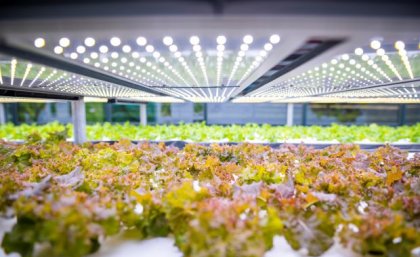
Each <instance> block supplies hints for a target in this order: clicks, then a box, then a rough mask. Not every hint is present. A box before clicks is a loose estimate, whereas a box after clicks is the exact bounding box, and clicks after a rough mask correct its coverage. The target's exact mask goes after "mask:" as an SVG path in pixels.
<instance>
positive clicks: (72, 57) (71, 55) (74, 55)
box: [70, 53, 78, 60]
mask: <svg viewBox="0 0 420 257" xmlns="http://www.w3.org/2000/svg"><path fill="white" fill-rule="evenodd" d="M77 57H78V55H77V53H71V54H70V58H71V59H73V60H74V59H77Z"/></svg>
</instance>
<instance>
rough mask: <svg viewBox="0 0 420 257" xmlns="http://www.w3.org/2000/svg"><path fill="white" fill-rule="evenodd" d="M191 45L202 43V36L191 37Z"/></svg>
mask: <svg viewBox="0 0 420 257" xmlns="http://www.w3.org/2000/svg"><path fill="white" fill-rule="evenodd" d="M190 43H191V45H198V44H199V43H200V38H199V37H197V36H192V37H190Z"/></svg>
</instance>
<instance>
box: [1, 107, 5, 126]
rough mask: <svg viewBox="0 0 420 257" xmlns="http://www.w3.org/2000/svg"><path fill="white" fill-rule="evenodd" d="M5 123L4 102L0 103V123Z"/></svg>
mask: <svg viewBox="0 0 420 257" xmlns="http://www.w3.org/2000/svg"><path fill="white" fill-rule="evenodd" d="M3 124H6V110H5V108H4V104H3V103H0V125H3Z"/></svg>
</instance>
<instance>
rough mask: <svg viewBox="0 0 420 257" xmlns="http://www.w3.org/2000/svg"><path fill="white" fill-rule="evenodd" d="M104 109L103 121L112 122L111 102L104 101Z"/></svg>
mask: <svg viewBox="0 0 420 257" xmlns="http://www.w3.org/2000/svg"><path fill="white" fill-rule="evenodd" d="M104 108H105V109H104V111H105V121H106V122H112V104H110V103H106V104H105V105H104Z"/></svg>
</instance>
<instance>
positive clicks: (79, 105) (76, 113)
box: [71, 97, 87, 144]
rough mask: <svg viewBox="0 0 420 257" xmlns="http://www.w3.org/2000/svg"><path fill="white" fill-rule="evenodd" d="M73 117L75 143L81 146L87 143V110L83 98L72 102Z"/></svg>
mask: <svg viewBox="0 0 420 257" xmlns="http://www.w3.org/2000/svg"><path fill="white" fill-rule="evenodd" d="M71 110H72V117H73V134H74V142H75V143H76V144H81V143H84V142H86V139H87V138H86V108H85V101H84V99H83V97H81V98H80V99H79V100H76V101H72V102H71Z"/></svg>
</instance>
